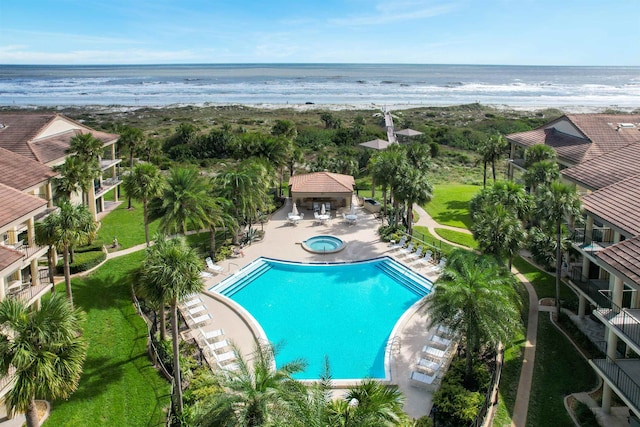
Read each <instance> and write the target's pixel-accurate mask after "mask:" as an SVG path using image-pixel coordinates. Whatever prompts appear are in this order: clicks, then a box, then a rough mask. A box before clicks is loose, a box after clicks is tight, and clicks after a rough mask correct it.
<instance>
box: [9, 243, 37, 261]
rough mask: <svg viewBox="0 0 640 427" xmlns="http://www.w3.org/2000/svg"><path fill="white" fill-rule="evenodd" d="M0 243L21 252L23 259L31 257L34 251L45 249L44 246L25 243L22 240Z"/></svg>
mask: <svg viewBox="0 0 640 427" xmlns="http://www.w3.org/2000/svg"><path fill="white" fill-rule="evenodd" d="M2 244H3V245H4V246H6V247H8V248H11V249H13V250H16V251H18V252H22V256H24V258H25V259H29V258H31V257H32V256H33V255H34V254H35V253H37V252H40V251H41V250H42V249H46V246H38V245H25V244H24V242H22V241H21V242H18V243H11V244H9V243H7V242H3V243H2Z"/></svg>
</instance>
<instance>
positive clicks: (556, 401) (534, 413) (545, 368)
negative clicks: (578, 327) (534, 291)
mask: <svg viewBox="0 0 640 427" xmlns="http://www.w3.org/2000/svg"><path fill="white" fill-rule="evenodd" d="M578 373H579V374H578ZM595 385H596V374H595V373H594V372H593V369H591V367H590V366H589V364H588V363H587V361H586V360H585V359H583V358H582V356H581V355H580V354H579V353H578V352H577V351H576V349H575V347H573V345H572V344H571V343H570V342H569V341H568V340H567V339H566V338H565V336H564V335H562V334H561V333H560V331H558V330H557V329H556V327H555V326H554V325H553V324H552V323H551V321H550V320H549V315H548V313H540V316H539V318H538V340H537V348H536V359H535V367H534V373H533V384H532V385H531V398H530V400H529V415H528V417H527V426H531V427H536V426H542V425H548V424H549V421H550V420H553V425H554V426H558V427H560V426H567V427H569V426H571V427H572V426H573V422H572V420H571V418H570V417H569V414H568V413H567V411H566V410H565V408H564V400H563V399H564V397H565V396H566V395H567V394H570V393H574V392H578V391H585V390H591V389H593V388H594V386H595Z"/></svg>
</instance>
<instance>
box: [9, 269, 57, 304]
mask: <svg viewBox="0 0 640 427" xmlns="http://www.w3.org/2000/svg"><path fill="white" fill-rule="evenodd" d="M47 277H48V276H47ZM47 280H48V279H47ZM52 286H53V285H52V284H51V283H49V282H48V281H47V282H46V283H41V284H39V285H35V286H31V284H25V285H23V286H21V287H19V288H15V289H13V290H11V289H10V290H9V293H8V294H7V298H12V299H16V300H18V301H20V302H22V303H23V304H26V305H29V304H31V303H33V302H34V301H35V300H37V299H38V298H40V297H41V296H42V295H44V294H45V293H46V292H47V291H50V290H51V288H52Z"/></svg>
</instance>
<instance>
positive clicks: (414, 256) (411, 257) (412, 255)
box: [405, 246, 422, 262]
mask: <svg viewBox="0 0 640 427" xmlns="http://www.w3.org/2000/svg"><path fill="white" fill-rule="evenodd" d="M420 258H422V246H420V247H419V248H418V250H417V251H415V252H413V253H410V254H409V255H407V258H406V259H405V262H412V261H416V260H418V259H420Z"/></svg>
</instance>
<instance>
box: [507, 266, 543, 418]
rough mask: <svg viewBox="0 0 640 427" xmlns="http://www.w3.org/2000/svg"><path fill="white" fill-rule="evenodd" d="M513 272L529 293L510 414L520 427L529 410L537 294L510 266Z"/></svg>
mask: <svg viewBox="0 0 640 427" xmlns="http://www.w3.org/2000/svg"><path fill="white" fill-rule="evenodd" d="M511 271H512V272H513V274H515V275H516V277H517V278H518V280H520V281H521V282H522V284H523V285H524V287H525V288H526V289H527V293H528V294H529V317H528V319H527V323H528V326H527V342H526V344H525V347H524V358H523V360H522V368H521V370H520V381H519V382H518V393H517V395H516V402H515V405H514V406H513V414H512V415H511V426H512V427H520V426H524V425H526V423H527V413H528V412H529V397H530V395H531V381H532V380H533V368H534V365H535V363H534V362H535V358H536V340H537V336H538V295H537V294H536V290H535V289H534V288H533V285H531V283H530V282H529V281H528V280H527V279H526V277H524V276H523V275H522V274H520V272H519V271H518V270H516V269H515V268H512V270H511Z"/></svg>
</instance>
